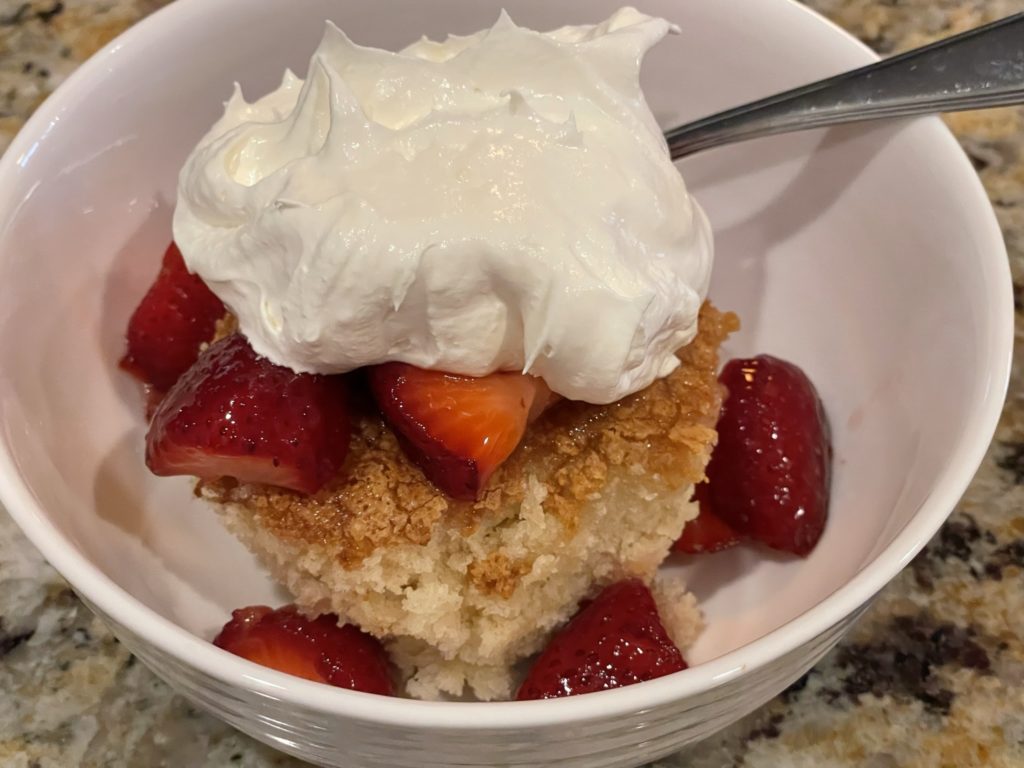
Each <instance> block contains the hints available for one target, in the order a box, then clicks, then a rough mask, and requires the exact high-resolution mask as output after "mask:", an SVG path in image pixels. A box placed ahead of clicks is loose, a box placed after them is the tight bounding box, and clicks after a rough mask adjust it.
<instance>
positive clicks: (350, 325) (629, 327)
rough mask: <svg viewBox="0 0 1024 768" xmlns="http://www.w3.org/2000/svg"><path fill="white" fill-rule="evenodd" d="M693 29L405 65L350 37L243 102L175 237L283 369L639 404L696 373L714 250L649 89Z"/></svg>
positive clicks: (197, 159)
mask: <svg viewBox="0 0 1024 768" xmlns="http://www.w3.org/2000/svg"><path fill="white" fill-rule="evenodd" d="M672 30H673V27H672V25H670V24H669V23H668V22H666V21H665V20H663V19H656V18H651V17H648V16H645V15H644V14H642V13H640V12H638V11H636V10H634V9H632V8H623V9H622V10H620V11H618V12H616V13H615V14H614V15H612V16H611V17H610V18H609V19H607V20H606V21H604V22H602V23H601V24H596V25H585V26H568V27H562V28H560V29H557V30H554V31H551V32H534V31H532V30H529V29H524V28H523V27H519V26H517V25H516V24H515V23H514V22H513V21H512V19H511V18H510V17H509V16H508V14H506V13H502V14H501V16H500V18H499V19H498V20H497V22H496V23H495V24H494V25H493V26H492V27H491V28H490V29H487V30H484V31H481V32H478V33H476V34H473V35H466V36H450V37H448V38H447V39H446V40H445V41H443V42H434V41H431V40H427V39H425V38H424V39H422V40H420V41H418V42H416V43H413V44H412V45H410V46H408V47H407V48H405V49H404V50H402V51H399V52H397V53H392V52H389V51H384V50H380V49H376V48H367V47H363V46H360V45H357V44H355V43H353V42H352V41H351V40H349V39H348V37H346V36H345V34H344V33H343V32H342V31H341V30H339V29H338V28H337V27H335V26H334V25H333V24H331V23H328V24H327V27H326V30H325V33H324V37H323V40H322V41H321V43H320V46H319V48H318V49H317V51H316V53H315V54H314V55H313V57H312V60H311V62H310V66H309V71H308V73H307V75H306V77H305V78H304V79H300V78H298V77H296V76H295V75H294V74H292V73H291V72H285V74H284V77H283V79H282V81H281V85H280V86H279V87H278V88H277V89H276V90H275V91H273V92H271V93H269V94H267V95H266V96H263V97H262V98H260V99H258V100H256V101H254V102H251V103H250V102H247V101H246V100H245V98H244V97H243V95H242V92H241V90H240V89H239V88H238V87H237V86H236V88H235V92H234V94H233V95H232V97H231V98H230V100H229V101H228V102H227V104H226V105H225V110H224V115H223V116H222V117H221V119H220V120H218V121H217V123H215V124H214V126H213V127H212V128H211V129H210V131H209V132H208V133H207V135H206V136H205V137H204V138H203V139H202V140H201V141H200V142H199V145H198V146H197V147H196V149H195V150H194V151H193V153H192V155H191V156H190V157H189V159H188V161H187V162H186V164H185V166H184V168H183V169H182V172H181V176H180V179H179V186H178V204H177V208H176V210H175V216H174V236H175V239H176V241H177V243H178V245H179V247H180V248H181V251H182V253H183V255H184V258H185V261H186V263H187V264H188V266H189V268H190V269H191V270H193V271H194V272H196V273H197V274H199V275H200V276H201V277H202V278H203V279H204V280H205V281H206V283H207V284H208V285H209V286H210V288H211V289H212V290H213V291H214V293H216V294H217V295H218V296H219V297H220V298H221V299H222V300H223V301H224V303H225V304H226V305H227V306H228V307H229V308H230V309H231V311H232V312H233V313H234V314H235V315H236V316H237V318H238V322H239V327H240V329H241V331H242V332H243V333H244V334H245V335H246V337H247V338H248V339H249V341H250V343H251V344H252V345H253V347H254V348H255V349H256V351H257V352H259V353H260V354H262V355H264V356H266V357H268V358H269V359H270V360H272V361H274V362H275V363H278V364H280V365H285V366H288V367H290V368H292V369H293V370H296V371H309V372H317V373H341V372H345V371H349V370H353V369H355V368H359V367H362V366H366V365H373V364H376V363H381V362H386V361H392V360H398V361H404V362H407V363H411V364H413V365H417V366H420V367H423V368H432V369H438V370H444V371H448V372H451V373H461V374H467V375H473V376H479V375H485V374H488V373H492V372H494V371H496V370H518V371H523V372H526V373H530V374H534V375H537V376H540V377H542V378H544V379H545V381H546V382H547V384H548V386H550V387H551V388H552V389H553V390H554V391H556V392H558V393H559V394H561V395H564V396H565V397H568V398H571V399H577V400H586V401H589V402H594V403H607V402H612V401H614V400H618V399H620V398H622V397H624V396H625V395H627V394H630V393H632V392H635V391H637V390H639V389H642V388H644V387H646V386H647V385H649V384H650V383H651V382H652V381H653V380H654V379H655V378H658V377H661V376H665V375H667V374H668V373H670V372H671V371H672V370H674V369H675V367H676V366H677V365H678V361H677V358H676V357H675V354H674V353H675V351H676V350H677V349H678V348H680V347H682V346H684V345H685V344H687V343H688V342H689V341H690V340H691V339H692V338H693V336H694V335H695V333H696V323H697V314H698V311H699V308H700V304H701V302H702V301H703V298H704V296H705V295H706V292H707V286H708V281H709V278H710V271H711V261H712V246H711V232H710V227H709V225H708V222H707V219H706V218H705V216H704V214H703V213H702V211H701V210H700V208H699V207H698V206H697V204H696V203H695V202H694V201H693V200H692V199H691V197H690V196H689V194H688V193H687V190H686V187H685V184H684V182H683V180H682V178H681V177H680V175H679V173H678V171H677V170H676V168H675V167H674V166H673V164H672V162H671V161H670V159H669V156H668V151H667V148H666V146H665V142H664V139H663V137H662V134H661V130H660V128H659V127H658V125H657V122H656V121H655V119H654V117H653V115H652V114H651V112H650V110H649V108H648V107H647V104H646V102H645V100H644V97H643V94H642V92H641V90H640V85H639V71H640V65H641V61H642V59H643V56H644V54H645V53H646V51H647V50H648V49H649V48H650V47H651V46H652V45H654V44H655V43H656V42H658V41H659V40H661V39H662V38H663V37H664V36H665V35H666V34H668V33H669V32H670V31H672Z"/></svg>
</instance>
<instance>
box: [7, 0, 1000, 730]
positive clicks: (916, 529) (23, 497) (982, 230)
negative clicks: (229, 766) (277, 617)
mask: <svg viewBox="0 0 1024 768" xmlns="http://www.w3.org/2000/svg"><path fill="white" fill-rule="evenodd" d="M240 1H241V0H216V2H215V3H211V2H210V0H177V2H175V3H172V4H170V5H167V6H164V7H163V8H161V9H160V10H158V11H156V12H155V13H153V14H152V15H150V16H149V17H147V18H146V19H144V20H142V21H141V22H139V23H138V24H136V25H135V26H133V27H132V28H131V29H129V30H128V31H126V32H125V33H123V34H122V35H121V36H119V37H118V38H116V39H115V40H114V41H112V42H111V43H110V44H109V45H107V46H106V47H105V48H103V49H102V50H101V51H99V52H98V53H97V54H96V55H94V56H93V57H92V58H91V59H89V60H88V61H87V62H85V63H83V64H82V65H81V66H80V67H79V68H78V69H77V70H76V71H75V72H74V73H72V75H71V76H70V77H69V78H68V79H67V80H66V81H65V82H64V83H62V84H61V85H60V86H59V87H58V88H57V89H56V90H55V91H54V93H53V94H52V95H51V96H50V97H49V98H48V99H47V100H46V101H45V102H44V103H43V104H42V105H41V106H40V107H39V108H38V109H37V110H36V112H35V114H34V115H33V116H32V117H31V118H30V119H29V120H28V122H27V123H26V124H25V126H24V127H23V128H22V129H21V131H20V132H19V134H18V136H17V137H16V138H15V140H14V141H13V142H12V144H11V145H10V147H9V148H8V150H7V152H6V153H5V154H4V155H3V157H2V159H0V211H10V210H12V204H14V203H16V201H14V200H11V199H10V198H11V196H12V195H11V189H12V188H13V187H14V184H13V183H12V182H13V177H14V175H15V174H16V172H17V166H18V165H19V163H20V161H21V160H22V158H23V157H24V156H25V155H26V154H27V153H28V152H29V151H30V149H31V147H32V145H33V143H34V142H35V141H36V140H37V138H38V137H39V136H41V135H42V134H43V133H44V132H45V129H46V128H47V126H48V125H49V124H50V123H51V121H52V120H53V119H54V117H56V116H59V115H60V113H61V112H62V111H63V110H64V108H65V106H66V104H67V102H68V101H69V99H70V98H71V97H73V96H75V95H77V93H78V91H79V90H80V89H81V88H83V87H84V86H87V85H88V84H89V83H90V82H92V81H95V80H96V79H97V78H100V77H102V75H103V73H104V70H105V69H106V68H107V67H110V66H114V64H112V63H111V62H112V59H113V58H114V57H115V56H117V57H118V58H119V59H120V58H123V57H124V56H126V55H128V53H129V52H130V51H131V50H133V49H136V50H137V49H139V48H140V47H144V46H145V44H146V41H147V40H149V39H151V38H158V37H160V36H161V35H163V34H164V30H165V29H166V28H167V27H169V26H171V24H170V22H172V21H174V20H180V19H183V18H185V17H186V16H189V15H201V14H202V12H203V10H202V9H203V8H204V7H206V8H210V7H212V6H213V5H215V4H223V3H231V2H240ZM761 1H762V2H766V1H767V0H761ZM778 1H779V0H771V2H772V3H776V4H777V3H778ZM785 2H786V3H787V4H789V5H793V6H796V7H797V8H799V9H800V11H802V12H804V13H807V14H810V15H811V16H813V17H815V18H816V19H817V20H818V21H819V22H820V23H821V24H822V34H835V33H839V34H841V35H843V36H844V37H846V38H847V39H848V40H853V41H855V42H857V41H856V40H855V38H853V37H852V36H851V35H849V34H848V33H847V32H845V31H844V30H842V29H840V28H839V27H838V26H836V25H835V24H833V23H832V22H830V21H828V20H827V19H825V18H823V17H821V16H819V15H818V14H817V13H815V12H814V11H812V10H810V9H808V8H806V7H804V6H802V5H799V4H798V3H796V2H795V0H785ZM827 28H830V29H827ZM857 45H858V46H859V47H860V48H861V49H862V50H863V51H864V52H865V61H866V62H867V61H869V60H871V59H877V56H876V55H875V54H874V53H873V52H871V51H870V49H868V48H867V47H866V46H864V45H863V44H861V43H859V42H857ZM927 120H929V121H931V122H932V123H933V125H932V126H930V127H931V128H932V130H933V131H934V140H933V143H934V144H935V145H936V148H937V151H938V155H939V156H940V157H941V158H942V159H943V162H946V163H949V164H953V165H957V166H958V167H957V168H956V169H955V170H956V172H957V173H958V175H959V176H960V177H962V178H963V184H964V185H965V186H967V187H973V192H974V195H973V197H974V200H975V203H974V205H972V207H971V208H970V209H967V210H965V211H964V219H965V221H968V222H970V223H971V224H972V226H973V227H974V228H975V229H976V230H977V235H978V237H979V239H980V242H981V243H982V244H983V246H982V248H983V252H984V253H986V254H990V256H991V263H989V264H986V265H985V267H986V268H987V269H986V271H985V274H986V275H987V276H988V278H987V288H988V289H989V291H990V298H991V301H990V303H989V304H988V308H987V318H986V319H987V321H988V322H989V323H990V327H991V328H992V329H994V330H995V331H996V332H995V333H994V338H993V342H992V345H991V359H989V360H986V361H985V362H986V364H987V366H988V367H987V370H988V373H989V375H988V380H987V382H986V384H985V388H984V396H983V398H982V399H981V401H980V402H976V403H974V404H973V405H972V408H971V410H970V413H969V418H968V420H967V423H966V425H965V428H964V437H963V439H962V440H961V442H960V443H959V445H958V446H957V448H956V450H955V451H954V453H953V455H952V456H951V457H950V461H949V463H948V468H947V469H946V471H945V472H944V473H943V474H942V475H941V476H940V477H939V479H938V481H937V483H936V484H935V486H934V487H933V488H932V491H931V493H930V495H929V496H928V498H927V500H926V501H925V502H924V503H923V504H922V505H921V507H920V509H919V510H918V511H917V512H916V514H915V515H914V517H913V518H912V519H911V520H910V521H909V522H908V523H907V525H906V526H905V527H904V529H903V530H902V531H901V532H900V533H899V534H898V535H897V536H896V537H895V539H894V540H893V542H892V543H891V544H889V545H888V546H887V547H886V548H885V549H884V550H883V551H882V552H881V553H879V554H878V555H877V556H876V557H875V558H874V559H873V560H872V561H871V562H870V563H869V564H867V565H866V566H865V567H864V568H863V569H862V570H861V571H860V572H859V573H858V574H857V575H856V576H854V577H853V578H852V579H851V580H849V581H848V582H847V583H846V584H845V585H844V586H842V587H840V588H839V589H837V590H836V591H835V592H833V593H832V594H831V595H830V596H829V597H827V598H826V599H824V600H823V601H821V602H820V603H819V604H817V605H816V606H814V607H813V608H811V609H810V610H808V611H806V612H804V613H803V614H801V615H800V616H798V617H796V618H794V619H792V620H791V621H789V622H787V623H786V624H784V625H783V626H781V627H779V628H777V629H775V630H774V631H772V632H770V633H769V634H767V635H765V636H763V637H761V638H759V639H757V640H755V641H754V642H751V643H748V644H747V645H744V646H742V647H740V648H738V649H736V650H734V651H731V652H730V653H728V654H726V655H724V656H721V657H719V658H717V659H714V660H712V661H710V662H707V663H705V664H701V665H699V666H696V667H694V668H692V669H690V670H687V671H685V672H681V673H676V674H673V675H669V676H666V677H663V678H659V679H657V680H652V681H649V682H647V683H643V684H640V685H635V686H630V687H626V688H621V689H617V690H612V691H605V692H601V693H599V694H593V695H589V696H580V697H571V698H565V699H554V700H548V701H530V702H491V703H488V704H486V705H483V704H480V703H467V702H425V701H416V700H411V699H400V698H388V697H383V696H372V697H371V695H369V694H363V693H358V692H353V691H348V690H342V689H337V688H332V687H329V686H325V685H320V684H317V683H312V682H307V681H305V680H301V679H298V678H295V677H291V676H289V675H285V674H282V673H279V672H275V671H273V670H270V669H267V668H264V667H261V666H258V665H256V664H253V663H251V662H248V661H246V660H244V659H241V658H239V657H235V656H232V655H231V654H229V653H227V652H225V651H222V650H220V649H219V648H216V647H215V646H213V645H212V644H211V643H209V642H207V641H205V640H202V639H200V638H198V637H196V636H195V635H193V634H191V633H190V632H188V631H187V630H185V629H184V628H182V627H179V626H177V625H176V624H174V623H172V622H171V621H169V620H167V619H165V618H163V617H162V616H160V615H158V614H157V613H156V612H155V611H153V610H152V609H150V608H148V607H147V606H145V605H143V604H142V603H141V602H139V601H138V600H136V599H135V598H134V597H132V596H131V595H129V594H128V593H127V592H126V591H124V590H123V589H122V588H121V587H120V586H118V585H117V584H116V583H114V582H113V581H112V580H111V579H110V578H108V577H107V576H106V575H105V574H103V573H102V572H101V571H100V569H99V568H97V567H96V566H94V565H93V564H91V563H90V562H89V561H88V560H87V558H86V557H85V556H84V555H83V554H82V553H80V552H79V551H78V550H76V549H75V547H74V545H73V544H72V542H71V541H70V540H69V539H68V538H67V537H65V536H64V535H63V534H62V533H61V532H60V531H59V530H58V529H57V528H56V526H55V525H54V524H53V523H52V522H51V521H50V520H48V519H47V517H46V515H45V513H44V512H43V509H42V508H41V506H40V505H39V504H38V503H37V502H36V500H35V499H34V498H33V496H32V493H31V492H30V490H29V489H28V487H27V485H26V484H25V482H24V481H23V480H22V478H21V476H20V473H19V471H18V469H17V465H16V462H15V460H14V458H13V456H12V453H11V451H10V449H9V446H8V442H7V436H6V435H4V440H3V441H2V442H0V499H2V500H3V502H4V504H5V505H6V506H7V508H8V510H9V512H10V513H11V515H12V517H13V518H14V519H15V521H16V522H17V523H18V525H19V526H20V527H21V529H22V530H23V531H24V532H25V534H26V535H27V536H28V538H29V539H30V540H31V541H32V543H33V544H34V545H35V546H36V547H37V548H38V549H39V550H40V551H41V552H42V554H43V555H44V556H45V557H46V559H47V560H48V561H49V562H50V563H51V564H52V565H53V566H54V567H55V568H56V569H57V571H59V572H60V573H61V574H62V575H63V576H64V577H65V578H66V579H67V580H68V582H70V584H71V585H72V586H73V588H74V589H76V590H77V591H80V592H81V593H82V595H83V596H84V597H85V598H86V599H87V600H88V601H89V602H90V603H91V604H93V605H95V606H96V607H97V608H98V609H99V610H100V611H101V612H102V613H104V614H105V615H107V616H108V617H109V618H110V619H112V620H113V621H114V622H116V623H117V624H119V625H121V626H122V627H124V628H126V629H128V630H129V631H130V632H132V633H133V634H134V635H135V636H136V637H137V638H138V639H140V640H141V641H143V642H145V643H147V644H149V645H151V646H152V647H153V648H155V649H158V650H159V651H161V652H163V653H165V654H167V655H168V656H170V657H172V658H174V659H177V660H178V661H179V662H180V663H182V664H184V665H186V666H189V667H192V668H194V669H196V670H198V671H199V672H201V673H202V674H204V675H207V676H209V677H211V678H213V679H215V680H218V681H220V682H221V683H223V684H225V685H226V686H229V687H237V688H245V689H251V690H255V691H257V692H258V693H260V694H262V695H266V696H269V697H272V698H275V699H279V700H281V701H283V702H285V703H288V704H292V705H295V706H298V707H306V708H308V709H311V710H314V711H317V712H321V713H326V714H329V715H332V716H339V717H343V718H347V719H351V720H354V721H363V722H373V723H382V724H388V725H392V726H397V727H408V728H419V729H439V730H445V729H457V730H460V731H466V730H468V731H480V730H484V729H489V730H493V729H499V730H511V729H518V728H529V727H539V726H552V725H567V724H571V723H577V722H583V721H588V720H596V719H607V718H613V717H617V716H619V715H625V714H627V713H630V712H637V711H640V710H650V709H653V708H657V707H660V706H662V705H665V704H668V703H670V702H674V701H679V700H682V699H685V698H688V697H692V696H695V695H697V694H700V693H703V692H706V691H709V690H711V689H713V688H716V687H718V686H720V685H723V684H725V683H726V682H728V681H730V680H733V679H735V678H737V677H738V676H741V675H744V674H747V673H749V672H750V671H752V670H755V669H758V668H760V667H762V666H764V665H766V664H769V663H770V662H772V661H773V660H775V659H778V658H780V657H782V656H784V655H786V654H787V653H790V652H792V651H794V650H795V649H797V648H799V647H800V646H802V645H804V644H806V643H808V642H809V641H811V640H812V639H813V638H815V637H816V636H818V635H820V634H821V633H823V632H825V631H826V630H827V629H829V628H830V627H832V626H833V625H835V624H837V623H838V622H840V621H841V620H842V619H843V618H844V617H846V616H848V615H849V614H851V613H853V612H854V611H856V610H857V608H858V607H860V606H861V605H863V604H864V603H866V602H867V601H868V600H870V599H871V598H872V597H873V596H874V595H875V594H876V593H877V592H878V591H879V590H880V589H882V588H883V587H884V586H885V585H886V584H887V583H888V582H889V581H890V580H891V579H892V578H893V577H895V576H896V574H897V573H898V572H899V571H900V570H902V569H903V567H904V566H906V565H907V564H908V563H909V562H910V561H911V559H912V558H913V556H914V555H915V554H917V552H918V551H920V549H921V548H922V547H923V546H924V545H925V544H926V543H927V542H928V540H929V539H930V538H931V537H932V535H934V533H935V532H936V531H937V530H938V529H939V527H940V526H941V524H942V523H943V522H944V521H945V519H946V518H947V516H948V515H949V513H950V511H951V510H952V509H953V507H954V505H955V504H956V502H957V501H958V500H959V498H960V496H961V495H962V494H963V492H964V491H965V490H966V488H967V486H968V484H969V482H970V481H971V479H972V477H973V475H974V473H975V471H976V469H977V467H978V466H979V465H980V464H981V461H982V459H983V457H984V455H985V452H986V450H987V448H988V446H989V443H990V442H991V439H992V436H993V434H994V432H995V428H996V424H997V421H998V419H999V415H1000V413H1001V410H1002V405H1003V402H1004V400H1005V396H1006V391H1007V387H1008V383H1009V376H1010V362H1011V355H1012V349H1013V338H1014V322H1013V303H1012V295H1011V290H1010V286H1011V279H1010V272H1009V265H1008V262H1007V254H1006V247H1005V244H1004V242H1003V239H1002V234H1001V231H1000V228H999V225H998V222H997V220H996V218H995V214H994V211H993V210H992V208H991V205H990V204H989V202H988V197H987V195H986V193H985V191H984V188H983V187H982V185H981V182H980V180H979V179H978V177H977V175H976V174H975V173H974V171H973V169H972V168H971V166H970V163H969V161H968V160H967V159H966V157H965V155H964V154H963V152H962V150H961V149H960V147H959V145H958V144H957V142H956V140H955V139H954V137H953V136H952V134H951V133H950V132H949V131H948V129H946V128H945V126H944V125H943V124H942V123H941V121H940V120H939V119H938V118H927ZM968 196H969V195H968V193H967V192H966V191H965V197H968Z"/></svg>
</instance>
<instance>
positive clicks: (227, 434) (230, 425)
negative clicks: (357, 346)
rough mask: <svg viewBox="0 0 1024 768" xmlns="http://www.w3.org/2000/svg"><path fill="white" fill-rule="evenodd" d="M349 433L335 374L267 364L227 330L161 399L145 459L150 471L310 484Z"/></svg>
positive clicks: (313, 487)
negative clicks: (319, 374) (224, 336)
mask: <svg viewBox="0 0 1024 768" xmlns="http://www.w3.org/2000/svg"><path fill="white" fill-rule="evenodd" d="M350 437H351V422H350V420H349V411H348V403H347V398H346V392H345V382H344V380H343V379H342V378H341V377H338V376H315V375H312V374H308V373H301V374H300V373H295V372H293V371H291V370H289V369H288V368H283V367H281V366H279V365H274V364H273V363H271V362H270V361H269V360H267V359H266V358H263V357H260V356H259V355H257V354H256V353H255V352H254V351H253V349H252V347H250V346H249V343H248V342H247V341H246V340H245V338H244V337H242V336H241V335H238V334H235V335H233V336H228V337H226V338H224V339H221V340H220V341H218V342H216V343H215V344H211V345H210V346H209V347H208V348H207V349H206V351H205V352H203V354H202V355H201V356H200V357H199V359H198V360H197V361H196V363H195V365H193V366H192V367H191V368H190V369H189V370H188V371H187V372H186V373H185V374H184V375H183V376H182V377H181V378H180V379H179V380H178V382H177V383H176V384H175V385H174V386H173V387H172V388H171V390H170V391H169V392H168V393H167V395H166V396H165V397H164V399H163V400H162V401H161V402H160V405H159V406H158V407H157V409H156V412H155V413H154V414H153V420H152V421H151V422H150V425H149V434H148V435H147V436H146V464H147V465H148V466H149V468H150V469H151V470H152V471H153V473H154V474H157V475H195V476H197V477H201V478H204V479H208V480H212V479H216V478H218V477H224V476H230V477H234V478H236V479H237V480H239V481H241V482H249V483H267V484H269V485H279V486H282V487H284V488H291V489H293V490H296V491H301V492H302V493H315V492H316V491H317V490H319V489H320V488H321V487H322V486H323V485H324V483H326V482H327V481H328V480H330V479H331V478H332V477H333V476H334V475H335V473H337V471H338V469H339V468H340V467H341V464H342V462H343V461H344V460H345V455H346V454H347V453H348V447H349V438H350Z"/></svg>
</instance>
